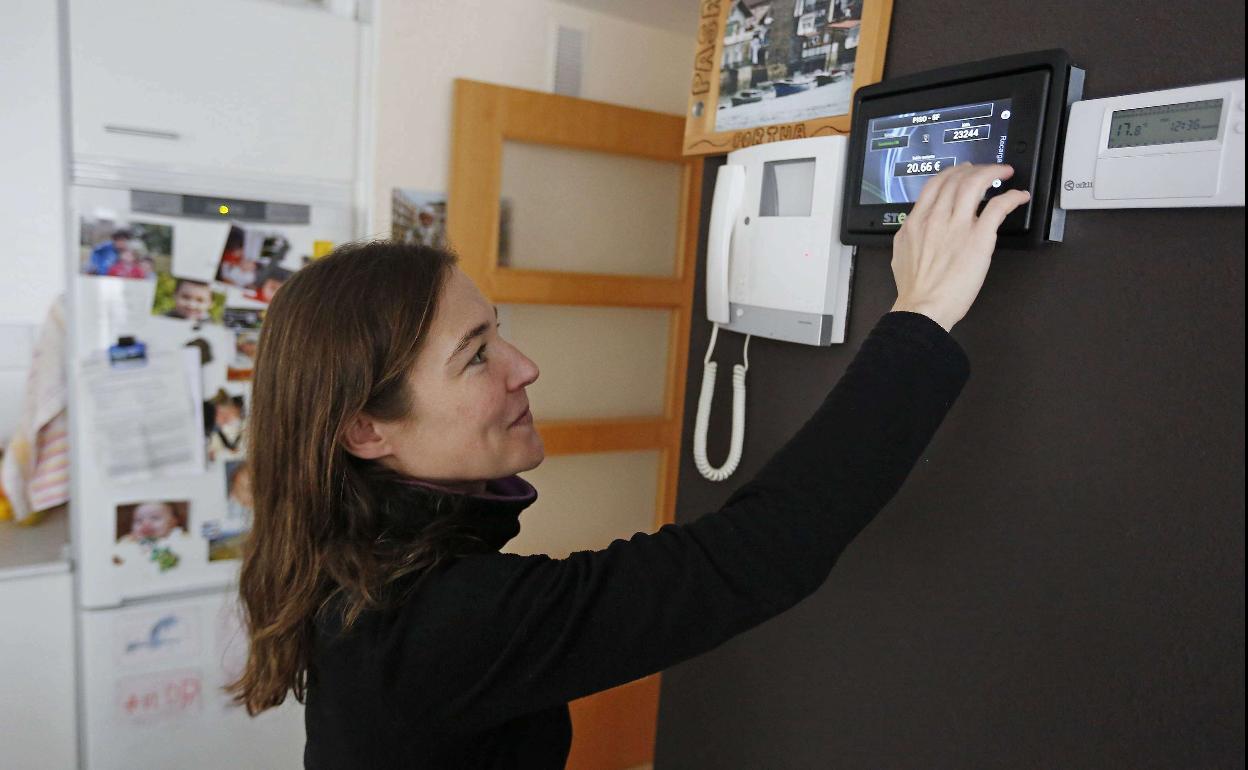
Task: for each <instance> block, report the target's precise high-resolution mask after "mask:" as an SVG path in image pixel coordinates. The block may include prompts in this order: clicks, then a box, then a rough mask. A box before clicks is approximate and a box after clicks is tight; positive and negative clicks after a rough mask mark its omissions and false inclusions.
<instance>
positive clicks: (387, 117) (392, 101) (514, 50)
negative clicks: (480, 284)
mask: <svg viewBox="0 0 1248 770" xmlns="http://www.w3.org/2000/svg"><path fill="white" fill-rule="evenodd" d="M672 1H673V2H678V1H679V0H672ZM376 24H377V30H378V40H377V64H378V72H377V79H376V89H377V93H376V98H377V112H376V125H375V132H374V139H373V141H374V142H375V145H374V146H375V150H374V152H375V162H374V164H373V172H374V179H373V217H372V228H371V232H372V233H373V234H375V235H387V234H388V233H389V222H390V190H391V188H394V187H413V188H417V189H422V190H434V191H444V190H445V189H446V184H447V176H448V167H449V158H450V150H451V117H452V116H451V94H452V82H453V81H454V79H455V78H468V79H472V80H482V81H486V82H489V83H496V84H498V85H505V86H513V87H516V88H527V89H530V90H536V91H549V90H550V88H551V81H552V77H551V72H552V70H553V66H554V65H553V57H552V55H551V53H550V48H551V38H552V36H553V29H554V26H555V25H556V24H564V25H568V26H573V27H579V28H582V29H584V30H585V31H586V41H585V72H584V75H583V77H582V80H581V97H582V98H584V99H592V100H594V101H603V102H612V103H614V104H622V105H626V106H629V107H639V108H643V109H650V110H658V111H661V112H669V113H676V114H680V113H683V112H684V109H685V103H686V99H687V97H688V82H689V76H690V74H691V72H692V66H691V65H692V62H693V44H694V36H695V34H696V32H697V30H696V29H692V28H691V29H690V30H689V31H688V34H685V35H682V34H676V33H673V32H670V31H667V30H662V29H658V28H655V27H649V26H645V25H642V24H637V23H634V22H630V21H625V20H622V19H619V18H616V17H613V16H609V15H606V14H603V13H598V12H595V11H590V10H586V9H583V8H576V7H573V6H570V5H565V4H563V3H559V2H553V0H380V2H379V11H378V15H377V18H376Z"/></svg>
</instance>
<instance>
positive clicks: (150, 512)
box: [113, 500, 190, 572]
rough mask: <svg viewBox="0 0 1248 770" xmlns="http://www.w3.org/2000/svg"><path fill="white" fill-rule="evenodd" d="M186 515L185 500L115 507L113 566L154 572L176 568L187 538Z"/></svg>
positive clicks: (157, 501)
mask: <svg viewBox="0 0 1248 770" xmlns="http://www.w3.org/2000/svg"><path fill="white" fill-rule="evenodd" d="M189 512H190V504H189V503H188V502H187V501H186V500H144V501H142V502H138V503H128V504H125V505H119V506H117V543H116V545H117V549H116V552H115V553H114V554H113V563H114V564H115V565H117V566H123V565H125V564H130V565H132V566H133V565H142V564H149V565H151V566H152V567H154V568H155V570H156V571H157V572H167V571H169V570H171V569H173V568H174V567H176V566H178V563H179V562H180V561H181V556H180V554H179V553H178V551H179V550H181V548H182V545H183V544H184V542H185V540H186V538H187V520H188V518H189V515H190V514H189ZM175 549H176V550H175Z"/></svg>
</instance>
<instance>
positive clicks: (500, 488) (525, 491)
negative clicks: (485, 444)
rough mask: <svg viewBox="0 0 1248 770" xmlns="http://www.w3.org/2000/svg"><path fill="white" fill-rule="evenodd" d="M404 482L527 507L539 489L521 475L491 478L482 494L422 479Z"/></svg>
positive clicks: (433, 489)
mask: <svg viewBox="0 0 1248 770" xmlns="http://www.w3.org/2000/svg"><path fill="white" fill-rule="evenodd" d="M403 483H404V484H410V485H411V486H414V487H423V488H425V489H429V490H432V491H434V492H438V493H440V494H444V495H462V496H464V497H466V498H471V499H473V500H481V501H482V502H492V503H508V504H511V505H523V506H524V507H525V508H527V507H528V506H530V505H532V504H533V502H534V501H535V500H537V489H536V488H534V486H533V485H532V484H530V483H529V482H527V481H525V480H524V479H522V478H520V477H519V476H507V477H504V478H501V479H491V480H490V481H487V482H485V491H484V492H481V493H480V494H471V493H468V492H461V491H459V490H458V489H451V488H450V487H444V486H441V485H440V484H434V483H432V482H428V481H421V480H420V479H404V480H403Z"/></svg>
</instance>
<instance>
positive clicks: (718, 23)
mask: <svg viewBox="0 0 1248 770" xmlns="http://www.w3.org/2000/svg"><path fill="white" fill-rule="evenodd" d="M892 7H893V2H892V0H791V1H790V2H773V0H736V2H722V0H702V3H701V15H700V19H699V26H698V39H697V48H696V50H695V55H694V68H693V78H692V81H691V85H690V91H689V111H688V112H687V113H686V117H685V142H684V152H685V154H686V155H707V154H715V153H726V152H730V151H732V150H737V149H740V148H742V147H750V146H752V145H756V144H764V143H767V142H778V141H783V140H786V139H802V138H805V137H811V136H824V135H829V134H848V133H849V129H850V123H849V117H850V116H849V113H850V108H851V105H852V103H853V95H854V91H855V90H856V89H858V88H861V87H862V86H865V85H869V84H871V83H875V82H878V81H879V79H880V77H881V75H883V72H884V53H885V49H886V47H887V44H888V26H889V21H890V20H891V17H892Z"/></svg>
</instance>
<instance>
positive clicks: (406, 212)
mask: <svg viewBox="0 0 1248 770" xmlns="http://www.w3.org/2000/svg"><path fill="white" fill-rule="evenodd" d="M390 238H391V239H392V240H395V241H398V242H400V243H411V244H416V245H418V246H432V247H433V248H435V249H445V248H448V244H447V238H446V193H439V192H425V191H422V190H413V189H408V188H399V187H396V188H394V190H393V191H392V192H391V195H390ZM510 255H511V201H509V200H507V199H506V198H503V199H502V200H501V201H500V203H499V207H498V264H499V265H501V266H504V267H505V266H506V265H507V264H508V263H509V262H510Z"/></svg>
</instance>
